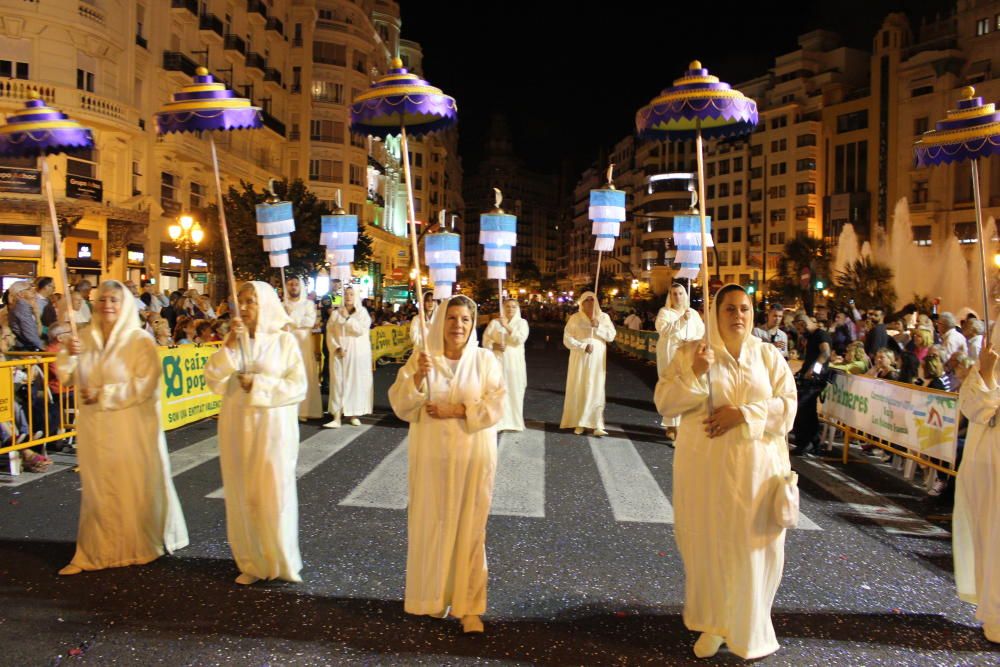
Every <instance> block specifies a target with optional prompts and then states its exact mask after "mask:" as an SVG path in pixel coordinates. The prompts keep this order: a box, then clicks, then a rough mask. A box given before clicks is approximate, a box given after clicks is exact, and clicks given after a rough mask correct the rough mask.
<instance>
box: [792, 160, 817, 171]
mask: <svg viewBox="0 0 1000 667" xmlns="http://www.w3.org/2000/svg"><path fill="white" fill-rule="evenodd" d="M815 170H816V160H814V159H812V158H811V157H807V158H802V159H801V160H796V162H795V171H815Z"/></svg>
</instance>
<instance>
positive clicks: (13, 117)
mask: <svg viewBox="0 0 1000 667" xmlns="http://www.w3.org/2000/svg"><path fill="white" fill-rule="evenodd" d="M93 146H94V136H93V134H91V132H90V130H88V129H87V128H85V127H83V126H82V125H80V124H79V123H77V122H76V121H75V120H71V119H70V118H69V117H68V116H66V114H64V113H62V112H61V111H58V110H56V109H53V108H52V107H49V106H46V105H45V102H44V101H42V100H41V99H39V97H38V93H36V92H34V91H32V97H31V99H29V100H28V101H27V102H26V103H25V105H24V108H23V109H21V110H20V111H15V112H14V113H12V114H10V115H9V116H8V117H7V123H6V124H4V125H3V126H2V127H0V155H4V156H12V157H37V156H39V155H55V154H57V153H73V152H75V151H79V150H82V149H87V148H93Z"/></svg>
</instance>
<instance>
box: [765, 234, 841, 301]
mask: <svg viewBox="0 0 1000 667" xmlns="http://www.w3.org/2000/svg"><path fill="white" fill-rule="evenodd" d="M805 267H809V272H810V280H809V284H808V285H806V286H803V285H802V269H803V268H805ZM830 278H831V268H830V248H829V246H828V245H827V244H826V242H825V241H824V240H823V239H817V238H813V237H810V236H803V237H796V238H794V239H792V240H791V241H788V242H787V243H786V244H785V250H784V253H783V254H782V256H781V259H780V260H779V261H778V275H776V276H775V277H773V278H771V279H770V280H769V281H768V288H769V289H770V290H771V291H772V292H777V293H778V294H779V295H780V296H781V298H782V300H788V301H795V300H801V301H808V300H809V299H810V297H811V293H812V289H813V285H815V283H816V281H817V280H822V281H823V282H824V283H828V282H830Z"/></svg>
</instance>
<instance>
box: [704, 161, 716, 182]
mask: <svg viewBox="0 0 1000 667" xmlns="http://www.w3.org/2000/svg"><path fill="white" fill-rule="evenodd" d="M705 175H706V176H707V177H708V178H712V177H713V176H715V163H714V162H709V163H708V166H707V167H706V168H705Z"/></svg>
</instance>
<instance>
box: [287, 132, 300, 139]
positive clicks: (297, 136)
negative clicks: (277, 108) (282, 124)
mask: <svg viewBox="0 0 1000 667" xmlns="http://www.w3.org/2000/svg"><path fill="white" fill-rule="evenodd" d="M301 138H302V132H300V131H299V130H292V131H291V132H289V133H288V140H289V141H298V140H299V139H301Z"/></svg>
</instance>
